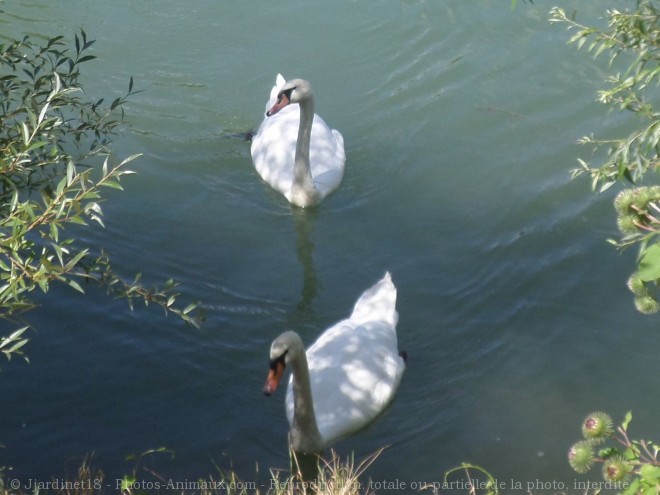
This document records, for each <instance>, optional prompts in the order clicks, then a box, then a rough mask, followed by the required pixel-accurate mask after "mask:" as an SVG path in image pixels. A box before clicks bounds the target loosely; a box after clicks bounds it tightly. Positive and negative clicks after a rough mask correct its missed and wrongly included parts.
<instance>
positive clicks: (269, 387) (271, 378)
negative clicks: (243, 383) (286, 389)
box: [264, 359, 284, 396]
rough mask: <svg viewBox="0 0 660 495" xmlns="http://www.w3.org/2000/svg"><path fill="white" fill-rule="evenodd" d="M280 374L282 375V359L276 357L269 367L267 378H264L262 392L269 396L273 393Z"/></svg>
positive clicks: (280, 376)
mask: <svg viewBox="0 0 660 495" xmlns="http://www.w3.org/2000/svg"><path fill="white" fill-rule="evenodd" d="M282 375H284V361H283V360H280V359H278V360H277V361H275V362H274V363H273V364H272V365H271V367H270V371H269V372H268V378H266V383H265V384H264V394H266V395H268V396H270V395H271V394H273V393H275V390H277V386H278V385H279V384H280V380H281V379H282Z"/></svg>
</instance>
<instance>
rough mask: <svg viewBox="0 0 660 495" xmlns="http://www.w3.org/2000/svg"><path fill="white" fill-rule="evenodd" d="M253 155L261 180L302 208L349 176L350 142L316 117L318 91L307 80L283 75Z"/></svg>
mask: <svg viewBox="0 0 660 495" xmlns="http://www.w3.org/2000/svg"><path fill="white" fill-rule="evenodd" d="M293 103H298V106H299V107H300V109H299V110H298V108H296V105H293ZM251 152H252V161H253V162H254V167H255V168H256V169H257V172H258V173H259V175H260V176H261V178H262V179H263V180H264V181H266V182H268V183H269V184H270V185H271V186H272V187H273V188H274V189H276V190H277V191H279V192H281V193H282V194H283V195H284V196H285V197H286V199H288V200H289V202H290V203H292V204H294V205H296V206H300V207H305V206H313V205H316V204H318V203H320V202H321V200H322V199H323V198H324V197H326V196H327V195H328V194H330V193H331V192H332V191H334V190H335V189H337V187H338V186H339V184H340V182H341V179H342V177H343V175H344V164H345V162H346V155H345V153H344V138H343V137H342V135H341V134H340V133H339V131H336V130H334V129H330V127H328V124H326V123H325V121H324V120H323V119H322V118H321V117H319V116H318V115H316V114H315V113H314V97H313V95H312V87H311V85H310V83H309V82H308V81H305V80H303V79H292V80H290V81H288V82H285V80H284V78H283V77H282V75H281V74H278V75H277V79H276V82H275V86H273V89H272V90H271V92H270V100H269V101H268V104H267V105H266V117H265V118H264V121H263V122H262V123H261V126H260V127H259V131H258V132H257V134H256V135H255V136H254V137H253V138H252V146H251Z"/></svg>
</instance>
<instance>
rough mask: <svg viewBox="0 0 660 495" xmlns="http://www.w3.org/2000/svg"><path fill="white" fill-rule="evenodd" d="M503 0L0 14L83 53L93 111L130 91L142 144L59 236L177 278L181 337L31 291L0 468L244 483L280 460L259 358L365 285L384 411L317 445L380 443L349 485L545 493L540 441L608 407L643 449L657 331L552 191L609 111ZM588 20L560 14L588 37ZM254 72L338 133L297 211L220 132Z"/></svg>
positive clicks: (278, 403)
mask: <svg viewBox="0 0 660 495" xmlns="http://www.w3.org/2000/svg"><path fill="white" fill-rule="evenodd" d="M518 3H519V5H518V6H517V8H516V9H515V10H513V11H512V10H510V2H508V1H504V2H493V1H479V2H448V1H434V2H413V1H401V2H394V1H383V2H378V3H372V2H369V3H367V2H351V1H340V2H335V3H333V4H322V3H320V2H302V1H296V2H293V1H285V2H277V3H265V2H260V3H257V2H224V1H211V0H205V1H196V2H175V1H170V0H163V1H159V2H156V1H149V0H141V1H131V2H129V1H125V0H122V1H114V2H107V3H103V4H99V3H92V2H86V1H82V0H75V1H73V0H72V1H69V2H66V3H59V2H58V3H53V2H46V1H41V0H33V1H30V2H17V1H14V2H5V3H4V4H3V5H2V9H3V10H4V11H5V12H4V14H0V16H1V17H0V31H1V32H2V33H3V36H10V35H18V34H22V33H31V34H34V33H41V34H45V35H56V34H64V35H67V36H70V37H71V38H73V34H74V33H75V32H76V31H77V30H78V29H80V28H81V27H82V28H84V29H85V30H86V31H87V33H88V36H89V37H90V38H95V39H96V40H97V42H96V44H95V45H94V54H95V55H97V56H98V60H96V61H94V62H91V63H89V64H88V69H87V72H85V73H84V76H83V83H84V84H85V88H86V91H87V93H88V94H90V95H94V96H98V97H100V96H105V97H106V98H108V99H109V98H110V97H113V96H119V95H120V94H122V91H123V90H124V88H125V87H126V85H127V83H128V79H129V77H130V76H133V78H134V80H135V84H136V87H137V88H138V89H141V90H143V92H142V93H140V94H139V95H136V96H135V97H134V98H132V99H131V101H130V102H129V104H128V105H127V106H126V112H127V118H128V121H129V123H130V125H131V129H130V130H127V131H125V132H123V133H122V134H120V135H119V136H117V138H116V141H115V148H114V149H115V151H116V153H117V155H118V156H128V155H132V154H134V153H143V156H142V157H141V158H140V159H139V160H138V161H137V162H135V164H134V166H133V167H132V168H134V169H135V170H137V171H138V174H137V175H134V176H131V177H129V178H127V180H126V181H125V183H124V185H125V191H124V192H123V193H115V192H112V193H111V194H110V195H109V200H108V201H107V202H106V203H105V204H104V211H105V215H106V217H105V223H106V226H107V228H106V229H105V230H101V229H96V230H93V231H92V232H89V233H87V234H85V240H86V241H87V242H90V243H94V244H100V245H103V246H105V248H106V249H107V250H108V251H109V252H110V253H111V254H112V256H113V257H114V263H115V267H116V268H117V269H118V270H119V271H120V272H121V273H123V274H125V275H126V276H127V277H131V276H132V275H133V274H134V273H136V272H138V271H140V272H142V273H143V274H144V278H145V280H146V281H147V282H153V283H162V282H163V281H164V280H166V279H167V278H169V277H174V278H175V279H177V280H179V281H180V282H181V288H182V292H183V295H182V298H183V299H184V300H200V301H201V302H202V303H203V305H204V307H205V309H206V312H207V321H206V323H205V325H204V327H203V328H202V330H200V331H198V330H195V329H192V328H187V327H185V326H184V325H183V324H182V323H181V322H179V321H178V320H176V319H175V318H172V317H164V316H163V315H162V313H161V312H160V311H159V310H157V309H155V308H148V309H146V310H145V309H138V310H136V311H134V312H131V311H130V310H129V309H128V308H127V307H126V305H125V303H123V302H122V301H114V300H111V299H108V298H107V297H105V296H104V294H103V293H102V292H101V291H95V290H94V289H91V290H90V293H89V294H88V296H87V297H85V298H82V297H80V296H79V295H78V294H74V293H73V291H71V290H68V289H67V288H60V289H56V290H53V291H52V292H51V293H50V295H49V296H50V297H49V298H48V299H46V300H44V301H43V307H42V308H41V309H40V310H39V311H38V312H35V313H33V314H32V315H30V317H31V318H32V321H33V323H34V326H35V333H34V335H33V340H32V342H31V343H30V345H29V346H28V348H27V351H28V353H29V356H30V359H31V364H30V365H29V366H28V365H25V364H23V363H21V362H20V361H12V362H11V363H9V364H5V365H3V372H2V374H1V375H0V391H1V393H2V398H3V406H2V411H1V412H0V443H2V444H4V445H5V448H4V449H2V450H0V459H1V461H0V465H3V464H8V465H12V466H14V467H15V470H14V474H15V476H16V477H17V478H19V479H22V480H27V479H28V478H35V479H49V478H50V476H53V475H61V474H62V473H64V472H65V471H67V470H68V471H69V472H72V471H73V467H74V466H76V465H77V464H78V463H79V462H80V460H81V458H82V457H83V456H84V455H86V454H88V453H91V452H94V453H95V459H96V460H97V463H98V464H99V465H100V466H101V467H102V468H103V469H104V471H106V473H107V475H108V478H109V479H110V482H111V483H113V482H114V479H115V477H117V476H120V475H122V474H124V473H126V472H127V471H128V470H130V469H132V467H133V465H132V464H131V463H127V462H125V461H124V460H123V459H124V457H125V456H126V455H127V454H131V453H140V452H143V451H145V450H147V449H151V448H155V447H160V446H166V447H169V448H171V449H173V450H174V451H175V452H176V456H175V457H174V459H173V460H168V458H166V457H160V458H159V463H158V464H157V469H158V470H159V471H160V472H162V473H164V474H165V475H166V476H168V477H172V478H174V479H185V478H187V479H196V478H197V477H198V476H203V475H207V474H209V473H213V472H215V467H214V465H213V463H214V462H215V463H216V464H218V465H219V466H221V467H223V468H228V467H230V466H232V465H233V467H234V468H235V469H237V471H238V472H239V474H240V475H241V477H242V478H243V479H255V478H256V477H257V474H256V470H257V465H258V471H259V474H258V479H260V480H261V481H265V480H267V479H268V468H270V467H286V466H287V465H288V457H287V453H286V432H287V423H286V419H285V416H284V406H283V403H284V396H283V394H281V395H277V396H275V397H271V398H269V399H267V398H265V397H264V396H263V395H262V393H261V385H262V384H263V380H264V379H265V375H266V371H267V366H268V348H269V344H270V341H271V340H272V339H273V338H274V337H275V336H276V335H278V334H279V333H280V332H281V331H282V330H284V329H287V328H294V329H297V330H298V331H299V332H300V333H301V335H302V336H303V338H304V339H305V340H306V341H308V342H311V341H312V340H313V339H314V338H315V336H316V335H318V334H319V333H320V332H321V331H322V329H324V328H325V327H327V326H329V325H330V324H332V323H333V322H335V321H336V320H338V319H341V318H343V317H345V316H347V315H348V314H349V312H350V310H351V307H352V304H353V302H354V301H355V299H356V297H357V296H358V295H359V294H360V293H361V292H362V290H364V289H365V288H366V287H368V286H369V285H371V284H372V283H373V282H374V281H375V280H377V279H378V278H379V277H381V276H382V274H383V273H384V272H385V270H390V271H391V273H392V276H393V279H394V282H395V284H396V285H397V287H398V291H399V300H398V310H399V314H400V321H399V326H398V332H399V341H400V347H401V348H402V349H406V350H407V352H408V354H409V356H410V360H409V368H408V370H407V371H406V374H405V376H404V379H403V382H402V385H401V388H400V390H399V392H398V395H397V398H396V400H395V401H394V403H393V404H392V406H391V407H390V408H389V409H388V410H387V411H386V413H385V414H384V415H383V416H382V417H380V418H379V420H378V421H377V422H376V423H375V424H373V425H372V426H371V427H370V428H368V429H367V430H365V431H363V432H361V433H359V434H358V435H356V436H354V437H352V438H349V439H347V440H345V441H343V442H341V443H339V444H338V445H337V449H338V450H339V452H340V453H342V454H349V453H350V452H352V451H354V452H355V453H356V457H357V458H362V457H364V456H366V455H368V454H370V453H372V452H374V451H376V450H377V449H378V448H379V447H381V446H384V445H389V448H388V449H387V450H386V451H385V452H384V453H383V454H382V455H381V456H380V458H379V459H378V461H377V462H376V463H375V464H374V465H373V467H372V468H371V469H370V471H369V474H370V475H371V477H372V478H373V479H374V480H381V481H382V480H385V481H390V482H400V483H401V482H406V483H408V487H410V486H411V484H412V483H413V482H420V481H429V482H432V481H440V480H442V475H443V473H444V472H445V470H447V469H449V468H451V467H453V466H455V465H457V464H459V463H460V462H462V461H471V462H473V463H476V464H479V465H482V466H484V467H486V468H488V469H489V470H490V471H491V472H492V473H493V474H495V475H496V476H497V477H498V478H500V479H502V480H507V482H508V480H512V479H513V480H517V481H520V482H521V483H523V485H524V487H525V488H527V485H526V483H528V482H535V481H539V482H542V483H547V482H553V481H557V482H561V483H563V484H564V485H563V486H564V491H567V492H573V491H575V490H572V486H573V485H572V484H573V482H574V480H576V479H585V478H584V477H582V476H577V475H575V474H574V473H573V472H572V471H571V469H570V467H569V466H568V463H567V461H566V451H567V449H568V447H569V446H570V444H571V443H573V441H575V440H576V439H577V438H578V435H579V422H580V421H581V419H582V418H583V417H584V416H585V415H586V414H587V413H589V412H590V411H591V410H594V409H605V410H608V411H609V412H610V413H611V414H612V415H613V416H614V417H615V418H616V419H617V420H618V419H620V418H622V416H623V414H624V413H625V411H627V410H629V409H632V410H633V411H634V413H635V420H634V423H633V424H634V428H635V432H639V435H638V436H640V437H644V436H652V435H653V433H654V430H653V427H654V426H655V425H656V424H657V421H656V420H657V414H656V411H657V408H658V399H657V394H656V393H655V390H656V386H657V378H656V377H657V367H658V365H657V362H658V360H657V347H658V346H657V341H658V334H657V330H658V323H657V318H655V319H654V318H648V317H643V316H641V315H639V314H638V313H636V312H635V310H634V309H633V307H632V300H631V298H630V296H629V294H628V291H627V289H626V288H625V280H626V278H627V276H628V274H629V272H630V271H631V270H632V267H633V263H634V256H635V253H634V252H633V251H630V252H624V253H619V252H616V251H615V250H614V249H613V248H611V247H610V246H609V245H608V244H606V242H605V239H606V238H608V237H612V236H614V235H616V227H615V222H614V213H613V210H612V207H611V201H612V198H613V195H614V194H615V191H610V192H608V193H606V194H603V195H598V196H596V195H592V194H591V192H590V190H589V184H588V183H587V182H586V181H575V182H571V181H570V179H569V170H570V169H571V168H573V167H574V166H575V165H576V158H577V157H578V156H586V155H588V152H589V150H587V149H586V148H582V147H580V146H578V145H577V144H575V143H576V141H577V139H578V138H579V137H581V136H583V135H585V134H589V133H591V132H595V133H601V132H602V133H611V134H616V130H617V128H618V126H621V125H622V123H623V122H624V120H623V119H621V118H620V117H619V116H617V115H615V114H608V113H607V111H606V109H605V108H603V107H601V106H599V105H598V104H597V103H595V98H596V91H597V89H598V88H599V87H600V86H601V84H602V83H601V81H602V80H603V79H604V78H605V77H606V74H607V67H606V65H605V61H604V60H603V61H600V60H598V61H593V60H592V59H590V58H589V57H588V56H587V55H586V54H583V53H578V52H576V50H575V48H574V47H569V46H566V44H565V42H566V40H567V38H568V35H567V33H566V32H565V30H564V28H563V27H561V26H551V25H550V24H549V23H548V22H547V18H548V10H549V8H550V5H545V4H543V3H542V2H540V1H539V2H535V3H534V4H529V3H523V2H518ZM610 5H615V2H588V1H572V2H571V3H570V4H564V5H563V6H564V7H566V9H567V10H570V9H571V8H576V9H577V10H578V13H579V16H580V18H581V19H583V20H584V21H585V23H590V22H597V19H598V18H600V17H601V16H602V15H604V9H605V8H606V7H607V6H610ZM277 72H282V73H283V74H284V75H285V77H304V78H307V79H309V80H310V81H312V83H313V84H314V88H315V91H316V110H317V112H318V113H319V114H321V115H322V116H323V117H324V118H325V120H326V121H327V122H328V123H329V124H330V125H332V126H333V127H335V128H337V129H339V130H340V131H341V132H342V134H343V135H344V139H345V143H346V154H347V165H346V175H345V177H344V181H343V183H342V185H341V187H340V189H339V190H338V191H337V192H336V193H335V194H334V195H332V196H331V197H330V198H328V199H327V200H326V201H325V202H324V203H323V204H322V206H321V207H320V208H318V209H317V210H315V211H312V212H300V211H295V210H292V209H291V208H290V207H289V206H288V205H287V204H286V203H285V201H284V200H283V198H282V197H280V196H279V195H278V194H276V193H274V192H272V191H271V190H270V189H269V188H268V187H267V186H265V185H264V184H263V183H261V182H260V180H259V178H258V176H257V175H256V173H255V171H254V169H253V167H252V164H251V159H250V153H249V143H247V142H245V141H242V140H240V139H238V138H237V137H236V136H235V135H236V134H240V133H243V132H246V131H248V130H250V129H254V128H256V127H257V126H258V125H259V122H260V119H261V116H262V112H263V108H264V105H265V102H266V99H267V96H268V92H269V90H270V87H271V86H272V83H273V80H274V77H275V75H276V74H277ZM3 328H4V327H3ZM6 331H7V332H8V331H9V327H7V330H6ZM3 333H4V332H3ZM593 477H594V479H598V474H597V473H594V475H593Z"/></svg>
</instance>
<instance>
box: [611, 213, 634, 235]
mask: <svg viewBox="0 0 660 495" xmlns="http://www.w3.org/2000/svg"><path fill="white" fill-rule="evenodd" d="M638 221H639V218H638V217H637V215H636V214H634V213H621V214H620V215H619V216H618V217H617V219H616V226H617V227H618V228H619V230H620V231H621V233H622V234H623V235H634V234H637V233H638V232H639V227H637V225H635V222H638Z"/></svg>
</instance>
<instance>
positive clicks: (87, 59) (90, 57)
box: [77, 55, 97, 64]
mask: <svg viewBox="0 0 660 495" xmlns="http://www.w3.org/2000/svg"><path fill="white" fill-rule="evenodd" d="M95 58H97V57H96V55H85V56H84V57H80V58H79V59H78V60H77V62H78V63H79V64H81V63H83V62H88V61H89V60H94V59H95Z"/></svg>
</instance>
